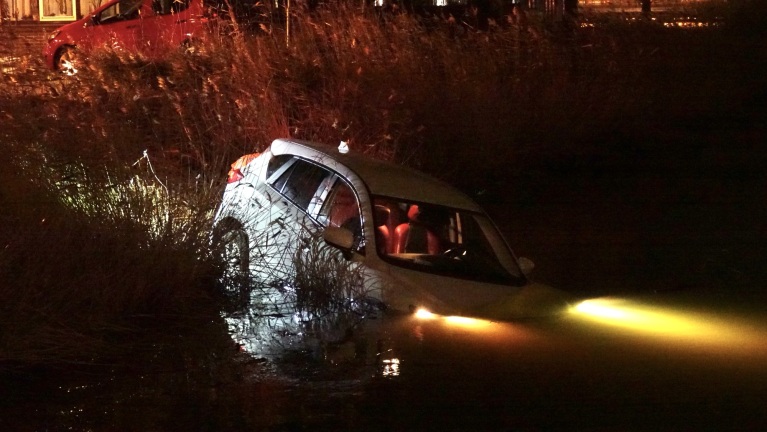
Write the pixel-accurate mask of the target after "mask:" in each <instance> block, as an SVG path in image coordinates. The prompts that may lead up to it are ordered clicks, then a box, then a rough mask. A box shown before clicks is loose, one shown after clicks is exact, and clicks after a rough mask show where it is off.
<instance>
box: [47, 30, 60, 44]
mask: <svg viewBox="0 0 767 432" xmlns="http://www.w3.org/2000/svg"><path fill="white" fill-rule="evenodd" d="M60 33H61V30H54V31H53V32H51V34H49V35H48V42H50V41H52V40H54V39H56V36H58V35H59V34H60Z"/></svg>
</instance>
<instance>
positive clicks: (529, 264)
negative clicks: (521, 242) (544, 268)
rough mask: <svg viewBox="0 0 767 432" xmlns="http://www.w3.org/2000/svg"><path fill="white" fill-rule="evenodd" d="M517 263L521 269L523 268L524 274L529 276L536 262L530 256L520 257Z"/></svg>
mask: <svg viewBox="0 0 767 432" xmlns="http://www.w3.org/2000/svg"><path fill="white" fill-rule="evenodd" d="M517 264H519V269H520V270H522V274H523V275H525V276H529V275H530V273H532V272H533V269H534V268H535V263H534V262H533V261H532V260H530V259H529V258H525V257H519V259H518V260H517Z"/></svg>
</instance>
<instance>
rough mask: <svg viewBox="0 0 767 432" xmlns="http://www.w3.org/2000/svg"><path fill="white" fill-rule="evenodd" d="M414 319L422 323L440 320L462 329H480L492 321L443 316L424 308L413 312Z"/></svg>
mask: <svg viewBox="0 0 767 432" xmlns="http://www.w3.org/2000/svg"><path fill="white" fill-rule="evenodd" d="M415 317H416V318H417V319H419V320H422V321H430V320H442V321H444V322H446V323H448V324H451V325H455V326H458V327H464V328H480V327H485V326H489V325H491V324H492V323H493V322H492V321H487V320H483V319H479V318H469V317H463V316H457V315H450V316H443V315H438V314H435V313H433V312H430V311H428V310H426V309H424V308H420V309H418V310H417V311H416V312H415Z"/></svg>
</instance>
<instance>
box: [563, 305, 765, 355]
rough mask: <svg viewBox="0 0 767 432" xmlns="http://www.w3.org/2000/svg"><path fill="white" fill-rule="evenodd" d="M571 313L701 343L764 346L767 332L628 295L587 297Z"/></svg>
mask: <svg viewBox="0 0 767 432" xmlns="http://www.w3.org/2000/svg"><path fill="white" fill-rule="evenodd" d="M570 313H571V315H574V316H577V317H581V318H586V319H589V320H591V321H594V322H599V323H602V324H606V325H610V326H615V327H621V328H624V329H627V330H631V331H634V332H638V333H645V334H654V335H657V336H664V337H669V338H674V339H686V340H689V341H691V342H695V343H698V344H713V345H742V346H744V347H745V346H751V347H755V346H761V345H762V341H763V340H764V337H765V334H764V332H760V331H757V330H756V329H754V328H751V327H749V326H747V325H744V324H742V323H735V322H729V321H726V320H724V319H722V318H721V317H715V316H705V315H703V314H700V313H690V312H683V311H675V310H672V309H667V308H661V307H655V306H648V305H643V304H641V303H638V302H634V301H630V300H626V299H617V298H597V299H591V300H585V301H582V302H580V303H578V304H576V305H574V306H573V307H571V308H570Z"/></svg>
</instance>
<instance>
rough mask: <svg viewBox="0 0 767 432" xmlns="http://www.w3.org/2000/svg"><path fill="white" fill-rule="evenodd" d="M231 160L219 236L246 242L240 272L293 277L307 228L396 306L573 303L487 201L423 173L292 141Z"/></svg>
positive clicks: (372, 294)
mask: <svg viewBox="0 0 767 432" xmlns="http://www.w3.org/2000/svg"><path fill="white" fill-rule="evenodd" d="M342 145H343V143H342ZM339 149H340V147H339ZM232 167H233V170H232V172H230V177H229V182H228V184H227V186H226V190H225V192H224V194H223V200H222V203H221V205H220V206H219V208H218V210H217V212H216V215H215V222H214V223H215V232H217V233H218V234H217V235H216V237H217V238H219V239H236V240H237V241H239V242H240V249H244V252H243V254H242V259H241V260H239V261H238V263H239V264H238V265H240V266H242V267H241V268H240V270H242V271H247V272H248V273H253V274H256V275H258V278H259V279H262V280H264V279H266V280H267V281H271V280H274V281H289V280H290V279H291V277H292V276H293V273H294V272H295V264H294V257H295V256H296V252H297V251H299V250H300V249H301V248H304V247H305V246H303V245H304V244H305V243H306V240H305V239H306V236H307V235H308V236H311V235H315V236H316V235H321V236H322V238H323V239H324V241H325V242H327V243H328V244H330V245H332V246H333V247H334V248H335V249H334V251H335V252H336V253H338V254H342V255H343V256H344V257H345V259H346V260H347V261H348V262H352V263H354V264H355V265H356V266H359V268H361V269H362V274H363V276H362V277H363V279H364V287H365V289H364V296H365V297H366V298H368V299H370V300H372V301H375V302H378V303H380V304H381V305H383V306H384V307H385V308H386V309H387V310H390V311H398V312H405V313H407V312H413V311H416V310H420V309H426V310H428V311H431V312H434V313H438V314H441V315H460V316H475V317H485V318H491V319H516V318H527V317H535V316H541V315H551V314H553V313H557V312H558V311H560V310H564V307H565V306H566V296H565V295H564V293H562V292H559V291H558V290H555V289H553V288H550V287H547V286H544V285H540V284H536V283H532V282H530V281H529V280H528V277H527V275H526V274H527V273H529V270H531V269H532V262H530V261H529V260H527V259H524V258H523V259H519V260H518V259H517V258H516V257H515V256H514V254H513V252H512V251H511V249H510V248H509V247H508V246H507V244H506V242H505V240H504V239H503V238H502V236H501V234H500V233H499V231H498V229H497V228H496V226H495V225H494V223H493V222H492V221H491V220H490V218H489V217H488V216H487V215H486V214H485V213H484V211H483V210H482V209H481V208H480V207H479V205H477V204H476V203H475V202H474V201H473V200H471V199H470V198H469V197H468V196H466V195H464V194H463V193H461V192H459V191H457V190H456V189H454V188H452V187H451V186H449V185H447V184H446V183H444V182H442V181H439V180H437V179H434V178H432V177H430V176H427V175H425V174H423V173H421V172H418V171H415V170H411V169H408V168H405V167H401V166H398V165H394V164H391V163H386V162H382V161H376V160H372V159H370V158H367V157H365V156H363V155H359V154H355V153H354V152H353V151H352V152H341V151H339V150H337V149H335V148H333V147H330V146H325V145H322V144H316V143H310V142H306V141H299V140H292V139H278V140H275V141H274V142H273V143H272V145H271V146H270V147H269V148H268V149H267V150H266V151H265V152H264V153H262V154H260V155H248V156H244V157H243V158H241V159H240V160H239V161H238V162H236V163H235V164H233V166H232ZM229 233H236V235H229ZM419 239H420V240H419ZM243 263H245V264H243Z"/></svg>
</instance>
